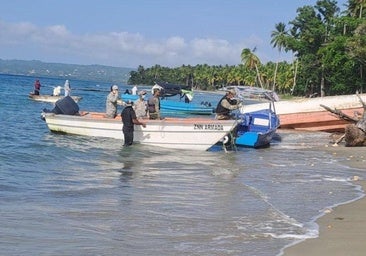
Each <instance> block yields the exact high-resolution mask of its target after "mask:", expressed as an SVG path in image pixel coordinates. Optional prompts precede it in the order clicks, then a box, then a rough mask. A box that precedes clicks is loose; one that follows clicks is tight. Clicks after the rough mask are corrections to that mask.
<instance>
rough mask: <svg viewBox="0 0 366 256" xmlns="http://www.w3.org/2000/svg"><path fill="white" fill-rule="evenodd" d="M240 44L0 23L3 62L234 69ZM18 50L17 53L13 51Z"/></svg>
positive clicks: (241, 46)
mask: <svg viewBox="0 0 366 256" xmlns="http://www.w3.org/2000/svg"><path fill="white" fill-rule="evenodd" d="M244 47H245V45H243V43H240V44H239V43H236V44H233V43H230V42H229V41H227V40H222V39H212V38H196V39H193V40H191V41H188V42H187V41H186V40H185V39H184V38H182V37H180V36H172V37H168V38H165V39H160V40H153V39H150V38H145V37H144V36H143V35H141V34H139V33H129V32H110V33H105V34H73V33H71V32H70V31H69V30H68V29H67V28H66V27H65V26H63V25H54V26H49V27H37V26H35V25H33V24H30V23H7V22H4V21H1V20H0V55H1V56H2V58H5V59H37V60H42V61H50V62H63V63H79V64H102V65H112V66H121V67H137V66H138V65H143V66H145V67H149V66H152V65H155V64H159V65H162V66H181V65H183V64H185V65H188V64H189V65H196V64H205V63H206V64H209V65H226V64H229V65H236V64H238V63H239V62H240V52H241V50H242V48H244ZM19 48H22V50H21V51H17V49H19Z"/></svg>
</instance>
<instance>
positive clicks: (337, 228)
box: [279, 144, 366, 256]
mask: <svg viewBox="0 0 366 256" xmlns="http://www.w3.org/2000/svg"><path fill="white" fill-rule="evenodd" d="M324 150H325V151H326V152H328V153H329V154H331V155H332V156H334V157H336V158H339V161H340V163H342V164H344V165H345V166H348V167H350V168H356V169H359V170H360V171H361V172H362V171H365V175H366V147H345V146H344V144H343V145H342V144H340V145H339V146H335V147H332V146H325V149H324ZM352 182H353V183H354V184H355V185H358V186H360V190H361V191H362V192H363V193H364V194H365V191H366V178H364V179H359V177H358V176H354V177H353V181H352ZM365 212H366V197H365V195H363V196H362V197H361V198H358V199H355V200H353V201H350V202H349V203H347V202H346V203H344V204H340V205H338V206H336V207H334V208H332V209H331V210H329V212H327V213H326V214H324V215H323V216H321V217H320V218H318V219H317V220H316V221H315V222H316V223H317V224H318V225H319V236H318V237H316V238H309V239H306V240H304V241H301V242H298V243H296V244H293V245H290V246H288V247H286V248H284V249H283V251H282V252H281V254H279V255H283V256H309V255H311V256H324V255H332V256H344V255H347V256H361V255H365V251H366V243H365V239H366V221H365V218H364V215H365Z"/></svg>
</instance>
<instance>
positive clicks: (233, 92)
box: [227, 89, 236, 96]
mask: <svg viewBox="0 0 366 256" xmlns="http://www.w3.org/2000/svg"><path fill="white" fill-rule="evenodd" d="M227 92H229V93H231V94H232V95H234V96H235V95H236V91H235V90H234V89H229V90H227Z"/></svg>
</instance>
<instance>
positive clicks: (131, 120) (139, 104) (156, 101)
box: [106, 85, 161, 146]
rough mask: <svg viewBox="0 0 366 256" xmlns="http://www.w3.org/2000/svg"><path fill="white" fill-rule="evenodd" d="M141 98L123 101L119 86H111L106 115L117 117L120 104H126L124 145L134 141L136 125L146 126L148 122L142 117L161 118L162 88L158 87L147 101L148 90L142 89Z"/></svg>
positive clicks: (123, 116)
mask: <svg viewBox="0 0 366 256" xmlns="http://www.w3.org/2000/svg"><path fill="white" fill-rule="evenodd" d="M137 94H138V96H139V98H138V99H137V100H136V101H135V102H133V101H126V102H123V101H122V99H121V97H120V96H119V93H118V86H117V85H113V86H111V89H110V92H109V94H108V96H107V100H106V117H107V118H115V117H116V116H117V107H118V105H121V106H124V109H123V110H122V113H121V118H122V123H123V129H122V131H123V135H124V146H130V145H132V143H133V133H134V125H141V126H142V127H144V128H145V127H146V123H144V122H142V121H140V120H139V119H141V118H149V119H161V115H160V98H159V96H160V89H159V88H156V89H154V91H153V95H152V96H151V97H150V98H149V99H148V100H147V101H146V100H145V96H146V94H147V92H146V91H145V90H142V91H140V92H138V93H137Z"/></svg>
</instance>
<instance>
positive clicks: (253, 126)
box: [235, 102, 280, 148]
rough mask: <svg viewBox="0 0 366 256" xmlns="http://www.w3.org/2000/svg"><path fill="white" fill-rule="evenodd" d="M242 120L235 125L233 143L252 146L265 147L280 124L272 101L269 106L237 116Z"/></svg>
mask: <svg viewBox="0 0 366 256" xmlns="http://www.w3.org/2000/svg"><path fill="white" fill-rule="evenodd" d="M237 117H238V118H239V119H240V120H242V122H240V123H239V125H238V127H237V134H236V138H235V144H236V145H238V146H246V147H253V148H260V147H266V146H269V145H270V142H271V140H272V138H273V136H274V134H275V133H276V131H277V128H278V127H279V126H280V120H279V118H278V116H277V115H276V112H275V109H274V102H271V103H269V107H268V108H265V109H261V110H256V111H252V112H247V113H241V114H239V115H238V116H237Z"/></svg>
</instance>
